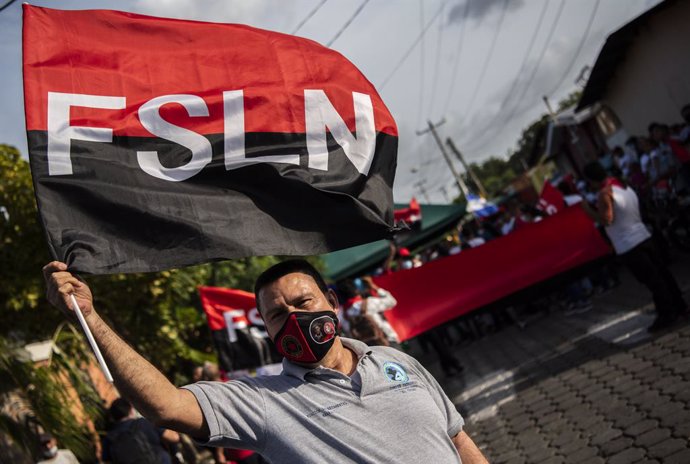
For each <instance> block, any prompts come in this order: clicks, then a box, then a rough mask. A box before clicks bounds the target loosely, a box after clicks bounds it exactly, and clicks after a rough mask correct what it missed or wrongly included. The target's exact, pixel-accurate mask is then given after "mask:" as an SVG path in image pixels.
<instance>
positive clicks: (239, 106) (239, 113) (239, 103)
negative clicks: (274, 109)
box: [223, 90, 299, 171]
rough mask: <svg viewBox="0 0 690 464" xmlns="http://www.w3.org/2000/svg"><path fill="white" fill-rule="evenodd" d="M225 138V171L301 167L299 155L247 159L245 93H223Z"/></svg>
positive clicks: (230, 91)
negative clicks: (268, 166)
mask: <svg viewBox="0 0 690 464" xmlns="http://www.w3.org/2000/svg"><path fill="white" fill-rule="evenodd" d="M223 134H224V136H223V138H224V149H225V169H226V170H228V171H229V170H231V169H237V168H241V167H243V166H248V165H250V164H256V163H284V164H295V165H297V166H299V154H294V155H292V154H288V155H271V156H255V157H252V158H247V157H246V154H245V142H244V92H243V91H242V90H228V91H225V92H223Z"/></svg>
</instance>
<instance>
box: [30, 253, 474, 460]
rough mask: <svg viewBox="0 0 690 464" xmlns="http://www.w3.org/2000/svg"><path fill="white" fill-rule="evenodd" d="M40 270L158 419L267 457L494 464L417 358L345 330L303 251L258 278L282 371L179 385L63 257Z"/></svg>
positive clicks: (134, 396) (133, 396) (124, 389)
mask: <svg viewBox="0 0 690 464" xmlns="http://www.w3.org/2000/svg"><path fill="white" fill-rule="evenodd" d="M43 273H44V278H45V280H46V283H47V296H48V299H49V301H50V302H51V303H52V304H53V305H55V306H57V307H59V308H60V309H61V310H63V311H65V312H67V313H68V314H70V315H71V314H72V310H71V309H70V305H69V301H70V299H71V298H76V300H77V304H79V306H80V308H81V311H82V312H83V314H84V318H85V320H86V323H87V324H88V325H89V327H90V329H91V331H92V332H93V335H94V338H95V339H96V342H97V343H98V345H99V346H100V348H101V351H102V353H103V356H104V358H105V360H106V362H107V363H108V364H109V367H110V370H111V372H112V374H113V378H114V381H115V385H116V387H117V388H118V390H119V391H120V392H121V393H122V394H123V395H124V396H126V397H128V398H129V399H130V400H131V401H132V402H133V403H134V405H135V406H136V408H137V410H139V411H140V412H141V413H142V414H143V415H144V416H145V417H147V418H148V419H149V420H151V421H152V422H154V423H155V424H156V425H158V426H159V427H165V428H169V429H172V430H176V431H178V432H182V433H186V434H188V435H190V436H192V437H194V438H195V439H196V440H197V441H198V442H199V443H201V444H205V445H209V446H220V447H226V448H244V449H251V450H254V451H256V452H258V453H259V454H261V455H262V456H263V457H265V458H266V459H267V460H268V461H270V462H272V463H322V462H338V463H362V462H392V461H395V462H418V461H422V460H424V461H425V462H433V463H434V464H444V463H449V464H450V463H454V464H457V463H462V464H484V463H487V461H486V459H485V458H484V456H483V455H482V453H481V451H480V450H479V448H477V446H476V445H475V444H474V442H473V441H472V439H471V438H470V437H469V435H468V434H467V433H466V432H465V431H464V430H463V427H464V420H463V418H462V416H461V415H460V413H458V411H457V409H456V407H455V405H454V404H453V403H452V402H451V401H450V399H449V398H448V396H446V394H445V393H444V392H443V390H442V388H441V387H440V385H439V384H438V382H436V380H435V379H434V378H433V376H431V374H429V372H428V371H427V370H426V369H425V368H424V367H422V365H421V364H420V363H419V362H418V361H417V360H415V359H414V358H412V357H410V356H408V355H406V354H405V353H402V352H400V351H398V350H395V349H392V348H389V347H385V346H371V347H370V346H367V345H366V344H365V343H362V342H360V341H358V340H352V339H347V338H344V337H340V336H339V335H338V317H337V312H338V300H337V297H336V295H335V292H334V291H333V290H331V289H329V288H328V287H327V286H326V283H325V282H324V280H323V277H322V276H321V275H320V274H319V272H318V271H316V270H315V269H314V267H313V266H312V265H311V264H309V263H308V262H306V261H304V260H288V261H283V262H281V263H278V264H276V265H275V266H273V267H271V268H269V269H268V270H266V271H264V273H263V274H261V276H259V278H258V279H257V281H256V284H255V287H254V290H255V291H254V293H255V295H256V304H257V310H258V311H259V314H260V315H261V317H262V318H263V321H264V323H265V328H266V331H267V333H268V335H269V337H270V339H271V340H272V341H273V343H274V345H275V347H276V349H277V350H278V352H279V353H281V354H282V355H283V356H284V361H283V372H282V373H281V374H279V375H269V376H258V377H251V378H250V377H247V378H243V379H238V380H235V381H233V382H226V383H221V382H198V383H195V384H192V385H187V386H185V387H182V388H179V389H178V388H176V387H175V386H174V385H173V384H172V383H171V382H170V381H169V380H168V379H166V378H165V376H164V375H163V374H162V373H161V372H160V371H158V370H157V369H156V368H155V367H154V366H152V365H151V364H150V363H149V362H148V361H147V360H146V359H145V358H143V357H142V356H141V355H139V354H138V353H137V352H136V351H135V350H134V349H133V348H131V347H130V346H129V345H127V343H125V342H124V341H123V340H122V339H121V338H120V337H119V336H118V335H117V334H116V333H115V332H114V331H113V330H112V329H111V328H110V327H109V326H108V325H107V324H106V322H105V321H104V320H103V319H101V318H100V316H99V315H98V313H97V312H96V310H95V309H94V306H93V298H92V295H91V291H90V290H89V287H88V286H87V285H86V284H85V283H84V282H82V281H80V280H79V279H77V278H76V277H74V276H73V275H72V274H71V273H69V272H68V270H67V265H65V264H64V263H59V262H52V263H50V264H48V265H46V266H45V267H44V268H43ZM317 328H318V330H317Z"/></svg>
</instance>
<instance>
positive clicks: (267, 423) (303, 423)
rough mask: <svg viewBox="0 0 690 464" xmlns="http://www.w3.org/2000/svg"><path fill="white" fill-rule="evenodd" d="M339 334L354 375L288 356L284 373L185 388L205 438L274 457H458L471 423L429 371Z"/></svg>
mask: <svg viewBox="0 0 690 464" xmlns="http://www.w3.org/2000/svg"><path fill="white" fill-rule="evenodd" d="M341 340H342V342H343V345H345V346H346V347H348V348H350V349H352V350H353V351H354V352H355V353H356V354H357V356H358V358H359V362H358V364H357V370H356V372H355V373H354V374H353V375H352V377H349V376H347V375H345V374H342V373H340V372H338V371H335V370H333V369H328V368H324V367H318V368H316V369H306V368H303V367H301V366H298V365H296V364H293V363H291V362H289V361H287V360H284V361H283V372H282V373H281V374H280V375H274V376H263V377H254V378H243V379H239V380H234V381H232V382H227V383H222V382H198V383H195V384H192V385H187V386H185V387H184V388H186V389H188V390H189V391H191V392H192V393H193V394H194V395H195V396H196V399H197V401H198V402H199V405H200V406H201V409H202V411H203V414H204V417H205V418H206V422H207V423H208V427H209V430H210V436H209V440H208V441H207V442H206V443H203V444H205V445H209V446H222V447H226V448H242V449H251V450H255V451H257V452H258V453H260V454H261V455H262V456H264V458H266V459H268V460H269V461H270V462H273V463H278V462H285V463H310V462H314V463H316V462H318V463H322V462H353V463H365V462H384V463H389V462H401V463H402V462H412V463H419V462H428V463H434V464H442V463H456V464H457V463H458V462H460V457H459V456H458V453H457V451H456V450H455V447H454V445H453V442H452V441H451V438H452V437H454V436H455V435H456V434H458V433H459V432H460V431H461V430H462V427H463V425H464V421H463V419H462V417H461V416H460V414H459V413H458V412H457V410H456V409H455V406H454V405H453V403H451V401H450V400H449V399H448V397H447V396H446V395H445V393H443V390H442V389H441V387H440V386H439V384H438V383H437V382H436V380H435V379H434V378H433V377H432V376H431V374H429V372H427V370H426V369H424V367H422V365H421V364H419V362H418V361H417V360H416V359H414V358H412V357H410V356H408V355H406V354H405V353H402V352H400V351H398V350H395V349H392V348H389V347H383V346H374V347H369V346H367V345H366V344H364V343H362V342H360V341H357V340H351V339H347V338H341Z"/></svg>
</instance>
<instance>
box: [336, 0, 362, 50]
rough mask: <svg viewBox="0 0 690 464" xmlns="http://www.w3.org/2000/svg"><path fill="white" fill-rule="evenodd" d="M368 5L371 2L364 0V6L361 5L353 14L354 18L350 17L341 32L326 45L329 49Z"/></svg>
mask: <svg viewBox="0 0 690 464" xmlns="http://www.w3.org/2000/svg"><path fill="white" fill-rule="evenodd" d="M367 3H369V0H364V1H363V2H362V4H361V5H359V7H358V8H357V9H356V10H355V12H354V13H353V14H352V16H350V19H348V20H347V21H345V24H343V27H341V28H340V30H339V31H338V32H337V33H336V34H335V35H334V36H333V38H332V39H331V40H329V41H328V43H327V44H326V46H327V47H330V46H331V45H333V42H335V41H336V40H338V37H340V35H341V34H342V33H343V32H345V29H347V28H348V27H350V24H352V21H354V20H355V18H356V17H357V16H359V14H360V13H361V12H362V10H363V9H364V7H365V6H366V5H367Z"/></svg>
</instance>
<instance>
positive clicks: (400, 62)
mask: <svg viewBox="0 0 690 464" xmlns="http://www.w3.org/2000/svg"><path fill="white" fill-rule="evenodd" d="M445 3H446V2H445V1H444V2H443V3H442V4H441V8H439V9H438V11H436V13H435V14H434V16H433V17H432V18H431V19H430V20H429V22H427V23H426V26H424V29H423V30H422V32H421V33H420V34H419V36H417V38H416V39H415V41H414V42H412V45H410V48H408V49H407V51H406V52H405V54H404V55H403V56H402V57H401V58H400V60H398V63H397V64H396V65H395V66H394V67H393V69H392V70H391V72H390V73H388V76H386V78H385V79H384V80H383V81H381V84H380V85H379V86H378V90H379V92H380V91H381V90H383V88H384V87H385V86H386V84H388V81H390V80H391V77H393V75H394V74H395V73H396V72H397V71H398V69H400V66H402V64H403V63H404V62H405V60H407V58H408V57H409V56H410V54H411V53H412V51H413V50H414V49H415V47H416V46H417V44H418V43H419V41H420V40H422V37H423V36H424V34H426V31H427V30H428V29H429V26H431V25H432V24H433V22H434V20H435V19H436V18H437V17H438V15H439V14H441V11H443V5H444V4H445Z"/></svg>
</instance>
